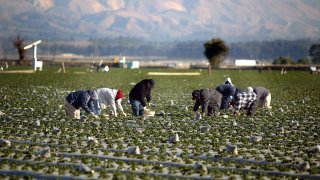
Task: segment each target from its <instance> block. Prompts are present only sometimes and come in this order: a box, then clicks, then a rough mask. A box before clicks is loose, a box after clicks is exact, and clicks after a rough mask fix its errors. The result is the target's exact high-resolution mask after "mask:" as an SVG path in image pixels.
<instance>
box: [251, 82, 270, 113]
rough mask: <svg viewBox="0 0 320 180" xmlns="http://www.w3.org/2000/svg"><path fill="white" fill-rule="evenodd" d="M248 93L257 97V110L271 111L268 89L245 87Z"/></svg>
mask: <svg viewBox="0 0 320 180" xmlns="http://www.w3.org/2000/svg"><path fill="white" fill-rule="evenodd" d="M247 90H248V91H251V92H254V93H255V94H256V95H257V100H258V108H269V109H271V108H272V107H271V105H270V104H271V93H270V91H269V89H267V88H264V87H255V88H252V87H247Z"/></svg>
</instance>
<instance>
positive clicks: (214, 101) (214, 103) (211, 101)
mask: <svg viewBox="0 0 320 180" xmlns="http://www.w3.org/2000/svg"><path fill="white" fill-rule="evenodd" d="M221 98H222V95H221V94H220V93H219V92H218V91H216V90H215V89H201V90H200V99H197V100H196V103H195V104H194V107H193V111H197V110H198V109H199V107H200V106H201V109H202V112H203V113H206V114H207V113H208V107H209V106H211V107H215V111H218V110H219V108H220V104H221Z"/></svg>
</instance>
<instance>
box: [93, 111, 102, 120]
mask: <svg viewBox="0 0 320 180" xmlns="http://www.w3.org/2000/svg"><path fill="white" fill-rule="evenodd" d="M91 115H92V117H93V118H95V119H100V117H99V116H98V115H96V114H95V113H93V112H92V113H91Z"/></svg>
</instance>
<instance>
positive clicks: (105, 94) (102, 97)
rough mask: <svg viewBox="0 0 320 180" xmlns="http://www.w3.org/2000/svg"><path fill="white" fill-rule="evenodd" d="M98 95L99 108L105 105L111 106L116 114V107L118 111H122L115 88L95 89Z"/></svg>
mask: <svg viewBox="0 0 320 180" xmlns="http://www.w3.org/2000/svg"><path fill="white" fill-rule="evenodd" d="M96 92H97V94H98V97H99V104H100V107H101V108H104V107H106V106H107V105H110V106H111V110H112V112H113V113H114V114H117V108H118V109H119V111H120V112H123V107H122V105H121V99H118V100H116V95H117V92H118V90H117V89H110V88H100V89H97V90H96Z"/></svg>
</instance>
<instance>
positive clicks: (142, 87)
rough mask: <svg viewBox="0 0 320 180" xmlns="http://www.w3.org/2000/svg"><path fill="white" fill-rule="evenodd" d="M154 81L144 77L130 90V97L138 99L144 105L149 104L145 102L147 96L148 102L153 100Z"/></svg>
mask: <svg viewBox="0 0 320 180" xmlns="http://www.w3.org/2000/svg"><path fill="white" fill-rule="evenodd" d="M152 84H154V81H153V80H152V79H144V80H142V81H140V82H139V83H137V84H136V85H135V86H134V87H133V88H132V89H131V91H130V93H129V98H130V99H133V100H137V101H139V102H140V103H141V105H142V106H143V107H145V106H146V105H147V104H146V102H145V100H144V99H145V98H146V99H147V102H150V101H151V88H152V87H153V85H152Z"/></svg>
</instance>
